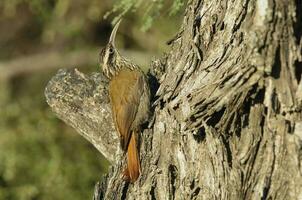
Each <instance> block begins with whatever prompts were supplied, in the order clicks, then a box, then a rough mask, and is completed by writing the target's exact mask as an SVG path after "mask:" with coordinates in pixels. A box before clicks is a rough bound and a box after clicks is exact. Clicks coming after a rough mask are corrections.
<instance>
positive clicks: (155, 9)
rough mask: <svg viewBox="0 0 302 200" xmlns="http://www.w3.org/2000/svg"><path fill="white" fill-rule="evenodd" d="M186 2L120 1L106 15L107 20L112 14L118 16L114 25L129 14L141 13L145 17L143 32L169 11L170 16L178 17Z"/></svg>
mask: <svg viewBox="0 0 302 200" xmlns="http://www.w3.org/2000/svg"><path fill="white" fill-rule="evenodd" d="M184 1H185V0H169V1H164V0H146V1H143V0H118V1H116V3H115V5H114V7H113V9H112V10H111V11H109V12H107V13H106V14H105V16H104V17H105V18H106V17H108V16H109V15H111V14H114V15H117V16H116V17H115V18H114V20H113V23H115V22H116V21H117V20H118V19H119V18H121V17H123V16H124V15H125V14H127V13H128V12H130V11H132V12H139V11H141V12H139V13H140V14H142V15H143V17H142V27H141V29H142V30H143V31H146V30H148V29H150V27H151V26H152V24H153V21H154V20H155V19H157V18H159V16H160V15H164V14H165V13H166V11H167V10H169V15H170V16H171V15H176V14H177V13H178V12H179V11H181V10H182V8H183V6H184ZM171 4H172V5H171Z"/></svg>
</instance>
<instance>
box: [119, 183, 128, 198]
mask: <svg viewBox="0 0 302 200" xmlns="http://www.w3.org/2000/svg"><path fill="white" fill-rule="evenodd" d="M129 185H130V183H126V184H125V185H124V188H123V190H122V196H121V199H127V192H128V188H129Z"/></svg>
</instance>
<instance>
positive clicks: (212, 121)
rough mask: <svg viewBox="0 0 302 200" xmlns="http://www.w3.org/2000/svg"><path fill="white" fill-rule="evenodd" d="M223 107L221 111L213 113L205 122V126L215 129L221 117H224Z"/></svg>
mask: <svg viewBox="0 0 302 200" xmlns="http://www.w3.org/2000/svg"><path fill="white" fill-rule="evenodd" d="M225 109H226V108H225V107H223V108H222V109H221V110H219V111H216V112H214V113H213V114H212V115H211V117H210V118H209V119H208V120H207V122H206V123H207V125H208V126H212V127H215V125H216V124H218V123H219V121H220V120H221V118H222V116H223V115H224V112H225Z"/></svg>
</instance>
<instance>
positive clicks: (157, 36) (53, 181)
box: [0, 0, 184, 200]
mask: <svg viewBox="0 0 302 200" xmlns="http://www.w3.org/2000/svg"><path fill="white" fill-rule="evenodd" d="M144 2H145V3H144ZM183 5H184V3H183V1H182V0H170V1H164V0H159V1H154V0H149V1H141V0H117V1H112V0H85V1H83V0H1V1H0V30H1V31H0V200H2V199H3V200H15V199H18V200H27V199H33V200H36V199H51V200H54V199H55V200H57V199H75V200H77V199H91V198H92V194H93V189H94V185H95V183H96V182H97V181H99V180H100V179H101V176H102V174H103V173H106V170H107V168H108V162H107V161H106V160H105V159H104V158H103V157H102V155H101V154H100V153H99V152H98V151H97V150H96V149H95V148H94V147H93V146H92V145H91V144H89V143H88V142H86V140H85V139H84V138H82V137H81V136H80V135H78V134H77V133H76V132H75V130H73V129H72V128H71V127H69V126H67V125H66V124H64V123H63V122H62V121H60V120H59V119H58V118H56V116H55V115H54V114H53V113H52V112H51V110H50V108H49V107H48V106H47V104H46V101H45V98H44V95H43V94H44V88H45V86H46V84H47V82H48V81H49V80H50V78H51V77H52V76H54V75H55V73H56V71H57V70H58V69H59V68H71V67H77V68H78V69H79V70H80V71H84V72H85V73H91V72H95V71H99V69H98V53H99V51H100V49H101V47H102V46H104V45H105V43H106V42H107V39H108V37H109V34H110V32H111V22H112V21H114V20H116V17H117V16H119V15H125V17H124V20H123V22H122V24H121V26H120V29H119V32H118V36H117V37H118V41H117V46H118V48H119V49H123V50H124V51H123V52H124V54H126V55H127V57H130V58H131V59H132V60H134V61H135V62H137V63H138V64H140V65H141V66H144V68H145V69H147V68H148V64H149V63H150V61H151V59H152V58H153V57H156V56H158V55H161V54H162V53H163V52H165V51H167V50H168V49H169V47H168V46H167V45H166V44H165V43H166V42H167V41H168V40H169V39H171V38H172V37H173V36H174V35H175V34H176V33H177V30H178V29H179V27H180V24H181V16H182V13H183V10H182V9H183ZM104 16H106V19H104Z"/></svg>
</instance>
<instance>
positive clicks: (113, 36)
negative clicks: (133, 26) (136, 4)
mask: <svg viewBox="0 0 302 200" xmlns="http://www.w3.org/2000/svg"><path fill="white" fill-rule="evenodd" d="M121 21H122V19H119V20H118V21H117V23H116V24H115V25H114V27H113V30H112V32H111V35H110V39H109V43H111V44H112V45H113V46H115V43H114V42H115V36H116V32H117V29H118V27H119V25H120V23H121Z"/></svg>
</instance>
